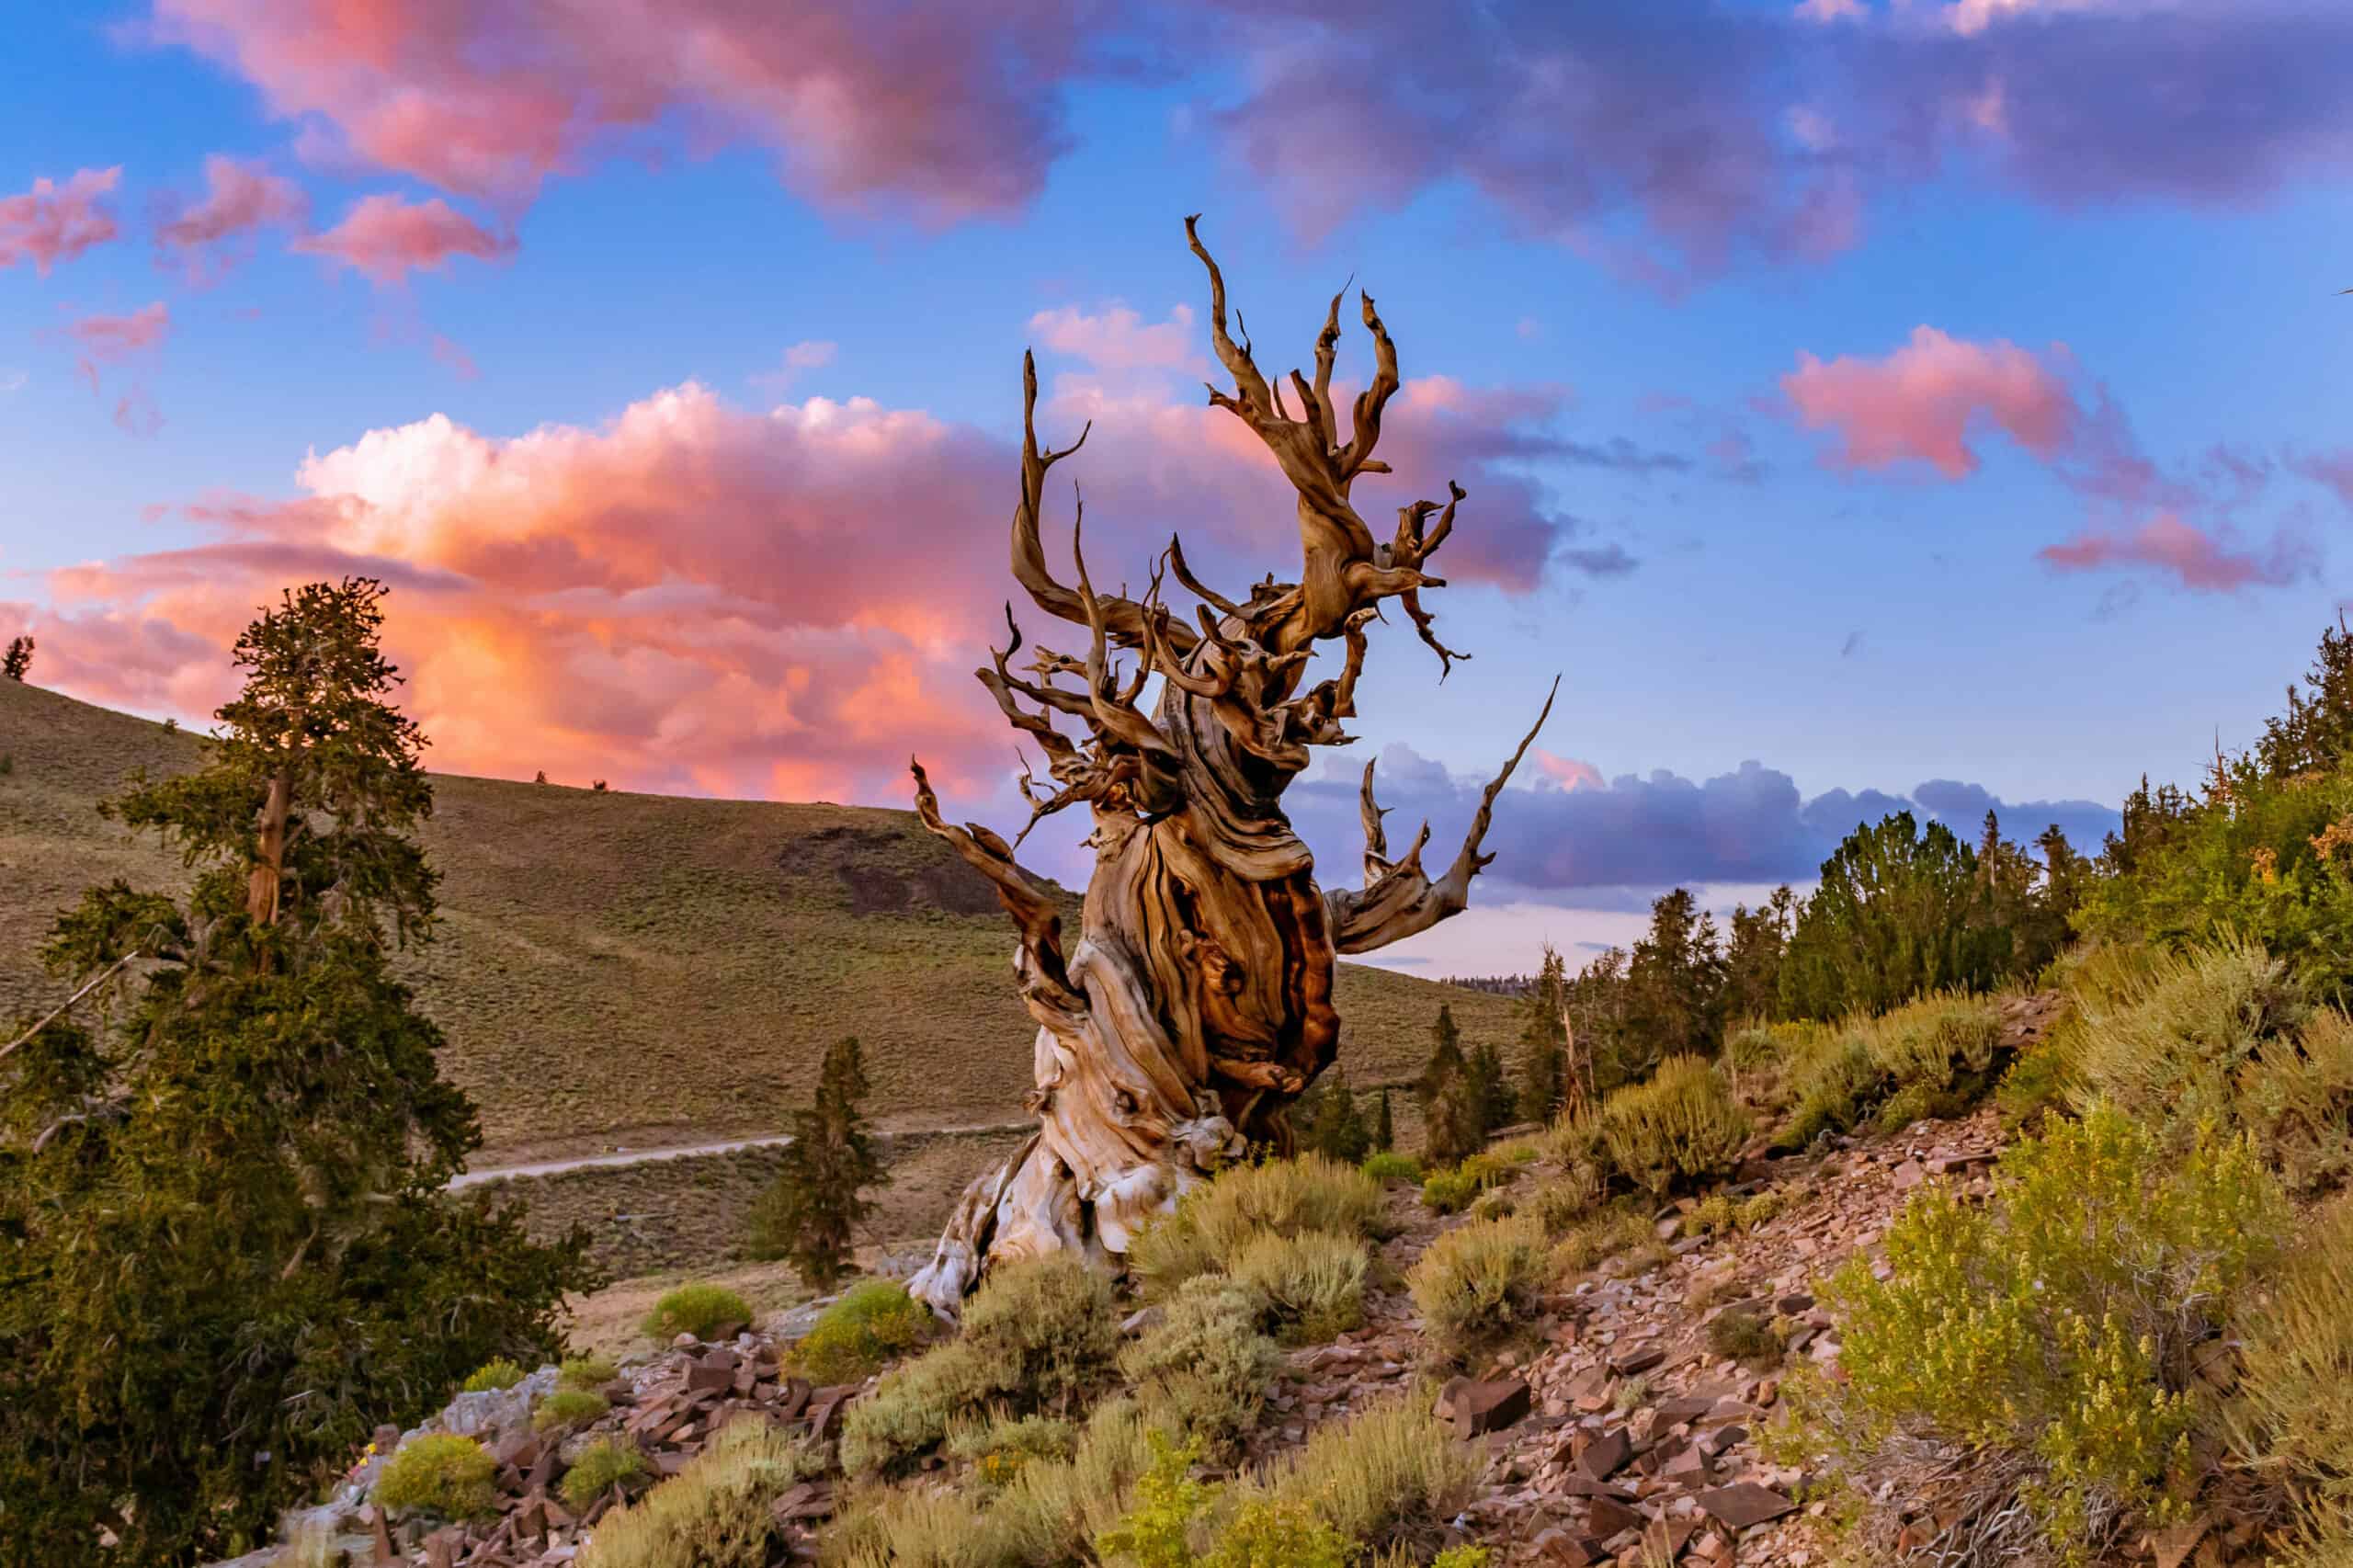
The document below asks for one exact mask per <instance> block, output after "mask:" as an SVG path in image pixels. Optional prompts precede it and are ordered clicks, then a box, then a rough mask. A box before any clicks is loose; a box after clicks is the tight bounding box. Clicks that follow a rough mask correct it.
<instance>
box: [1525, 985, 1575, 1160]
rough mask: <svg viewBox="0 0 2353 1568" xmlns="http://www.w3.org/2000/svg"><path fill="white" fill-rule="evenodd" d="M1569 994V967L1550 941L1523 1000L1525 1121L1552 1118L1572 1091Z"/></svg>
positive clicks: (1548, 1119)
mask: <svg viewBox="0 0 2353 1568" xmlns="http://www.w3.org/2000/svg"><path fill="white" fill-rule="evenodd" d="M1568 992H1569V975H1568V966H1567V965H1566V964H1565V963H1563V961H1562V960H1561V955H1560V953H1559V952H1558V951H1556V950H1555V949H1553V947H1552V943H1550V942H1547V943H1545V944H1544V961H1543V963H1542V964H1541V965H1540V966H1539V968H1538V970H1537V972H1536V983H1535V984H1534V985H1533V986H1531V987H1530V988H1529V993H1528V995H1527V997H1526V999H1525V1000H1524V1001H1522V1003H1521V1004H1520V1020H1521V1021H1520V1032H1519V1044H1520V1084H1519V1114H1520V1117H1521V1118H1522V1119H1524V1120H1528V1121H1550V1120H1552V1117H1553V1115H1554V1113H1556V1112H1557V1111H1559V1109H1560V1108H1561V1101H1562V1098H1563V1096H1564V1095H1565V1094H1566V1092H1567V1087H1568V1085H1567V1068H1568V1044H1569V1030H1568V1024H1567V1012H1566V1008H1567V1006H1568Z"/></svg>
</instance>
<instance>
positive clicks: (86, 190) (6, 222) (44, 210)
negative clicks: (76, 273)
mask: <svg viewBox="0 0 2353 1568" xmlns="http://www.w3.org/2000/svg"><path fill="white" fill-rule="evenodd" d="M121 180H122V169H121V166H120V165H117V166H116V167H114V168H110V169H83V170H80V171H79V172H77V173H76V174H75V175H74V177H73V178H72V179H69V180H67V181H66V182H65V183H64V184H63V185H59V184H58V183H57V182H56V181H54V180H51V179H47V178H42V179H36V180H35V181H33V187H32V188H31V189H30V190H28V191H26V192H24V193H22V194H21V195H17V196H0V270H4V269H6V268H7V267H14V266H16V265H17V263H18V262H20V261H29V262H31V263H32V264H33V270H34V271H36V272H38V273H40V275H41V276H42V277H44V278H46V277H48V276H49V269H50V268H51V267H54V266H56V265H57V264H58V263H59V262H61V261H72V260H73V259H74V257H75V256H80V255H81V254H82V253H83V252H84V251H85V250H88V249H89V248H90V247H91V246H92V245H98V244H105V243H106V242H107V241H108V240H110V239H113V238H114V237H115V234H116V233H117V232H118V231H117V230H116V228H115V222H114V213H113V211H112V210H110V209H109V208H108V205H107V203H106V200H105V198H106V196H107V194H108V192H110V191H112V190H113V189H114V187H116V186H117V185H119V184H120V183H121Z"/></svg>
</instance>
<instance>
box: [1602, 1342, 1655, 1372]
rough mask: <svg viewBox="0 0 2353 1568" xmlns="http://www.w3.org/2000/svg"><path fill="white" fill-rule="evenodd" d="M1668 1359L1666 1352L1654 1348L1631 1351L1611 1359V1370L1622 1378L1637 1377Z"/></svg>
mask: <svg viewBox="0 0 2353 1568" xmlns="http://www.w3.org/2000/svg"><path fill="white" fill-rule="evenodd" d="M1665 1359H1666V1352H1665V1351H1664V1350H1661V1349H1659V1348H1658V1347H1657V1346H1652V1347H1651V1348H1649V1349H1647V1350H1629V1351H1627V1352H1626V1353H1625V1354H1624V1355H1622V1356H1612V1357H1611V1358H1609V1369H1610V1370H1611V1371H1613V1372H1615V1373H1617V1374H1618V1375H1619V1376H1620V1377H1621V1378H1631V1377H1637V1376H1639V1375H1641V1374H1642V1373H1643V1372H1647V1371H1649V1370H1650V1369H1652V1368H1654V1367H1655V1366H1658V1365H1659V1364H1660V1363H1662V1362H1664V1361H1665Z"/></svg>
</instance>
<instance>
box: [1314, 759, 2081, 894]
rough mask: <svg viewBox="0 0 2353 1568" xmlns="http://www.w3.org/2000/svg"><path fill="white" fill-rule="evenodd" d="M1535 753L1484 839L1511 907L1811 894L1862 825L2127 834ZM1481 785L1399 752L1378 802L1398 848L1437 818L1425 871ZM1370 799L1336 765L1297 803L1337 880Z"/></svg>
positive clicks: (1453, 841) (1940, 792) (1928, 802)
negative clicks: (1807, 890)
mask: <svg viewBox="0 0 2353 1568" xmlns="http://www.w3.org/2000/svg"><path fill="white" fill-rule="evenodd" d="M1531 755H1533V756H1537V757H1538V761H1539V766H1538V768H1537V770H1536V772H1537V781H1536V783H1535V784H1534V786H1533V787H1532V788H1522V787H1520V786H1519V785H1518V784H1515V785H1514V786H1512V787H1511V788H1509V789H1507V790H1505V792H1504V794H1503V795H1502V797H1501V798H1500V799H1499V800H1498V801H1497V803H1496V807H1495V824H1494V827H1493V828H1492V830H1491V831H1490V832H1489V835H1488V837H1487V842H1486V847H1487V848H1488V849H1489V850H1491V851H1494V852H1495V855H1496V859H1495V864H1494V865H1493V866H1492V867H1490V868H1489V869H1488V870H1487V872H1486V873H1485V876H1486V877H1487V878H1493V879H1495V882H1496V884H1497V887H1498V892H1496V894H1495V896H1496V897H1497V898H1499V899H1506V900H1507V899H1510V898H1513V897H1515V896H1527V897H1533V898H1536V899H1539V900H1541V901H1543V902H1547V903H1555V904H1566V905H1572V906H1574V907H1578V908H1587V909H1594V908H1617V907H1623V908H1630V909H1638V908H1642V907H1644V906H1646V904H1647V903H1648V901H1649V900H1650V899H1651V898H1652V897H1654V896H1655V895H1656V894H1658V893H1660V892H1665V890H1667V889H1668V888H1672V887H1677V886H1683V887H1701V886H1711V885H1714V886H1722V885H1727V884H1738V885H1747V886H1758V885H1763V886H1771V885H1772V884H1775V883H1779V882H1783V881H1788V882H1792V883H1796V884H1799V885H1803V884H1805V883H1808V882H1811V881H1813V876H1814V874H1815V872H1816V870H1817V869H1819V868H1820V866H1821V864H1822V862H1823V860H1824V859H1825V858H1828V856H1829V854H1830V852H1831V851H1832V850H1833V849H1835V848H1836V847H1837V845H1838V842H1839V840H1840V839H1842V838H1844V837H1845V836H1846V835H1847V834H1849V833H1852V832H1853V831H1854V830H1855V828H1856V827H1857V826H1858V825H1859V824H1864V823H1876V822H1878V821H1879V820H1880V818H1881V817H1883V816H1885V815H1887V814H1888V813H1889V812H1897V811H1910V812H1913V814H1914V815H1915V817H1917V818H1922V819H1927V818H1935V819H1936V820H1938V821H1940V822H1943V823H1945V824H1947V825H1948V826H1949V827H1951V828H1952V829H1953V831H1954V832H1956V833H1958V834H1960V835H1961V836H1962V837H1963V838H1964V839H1966V840H1968V841H1970V842H1972V843H1974V842H1975V839H1976V836H1977V830H1978V827H1979V824H1981V823H1982V822H1983V821H1984V815H1985V812H1986V811H1987V810H1989V809H1991V810H1993V811H1995V812H1996V813H1998V815H1999V816H2000V819H2001V822H2002V828H2003V832H2004V834H2005V835H2006V836H2008V837H2011V838H2013V839H2022V840H2030V839H2031V838H2033V837H2034V835H2037V834H2039V833H2040V832H2041V831H2042V829H2043V827H2044V826H2045V825H2046V824H2051V823H2054V822H2055V823H2057V824H2059V825H2060V827H2061V828H2062V829H2063V831H2064V832H2065V833H2066V834H2067V835H2068V837H2069V839H2070V840H2071V841H2072V842H2074V843H2075V845H2076V846H2078V847H2079V848H2083V847H2092V848H2096V847H2097V846H2098V844H2099V843H2100V840H2101V837H2102V835H2105V834H2106V833H2108V832H2109V831H2111V830H2113V829H2114V828H2115V827H2116V826H2117V824H2118V816H2117V813H2116V812H2115V811H2113V810H2112V809H2110V808H2109V807H2107V806H2103V805H2101V804H2099V803H2098V802H2097V801H2015V802H2013V801H2003V800H2001V799H1999V798H1998V797H1996V796H1995V795H1994V794H1992V793H1991V792H1990V791H1988V790H1985V789H1984V787H1982V786H1980V785H1976V784H1964V783H1959V782H1956V781H1954V780H1950V779H1930V780H1928V781H1927V782H1925V783H1922V784H1920V785H1918V786H1916V787H1915V788H1914V789H1913V790H1912V791H1911V792H1910V793H1909V794H1908V795H1898V794H1891V793H1887V792H1884V791H1881V790H1843V789H1839V790H1828V791H1825V792H1824V793H1823V794H1820V795H1816V796H1814V797H1813V798H1812V799H1811V800H1809V799H1806V798H1804V797H1803V796H1802V794H1801V793H1800V791H1799V790H1798V787H1797V784H1796V782H1795V780H1793V779H1792V778H1790V776H1789V775H1788V774H1786V773H1783V772H1781V771H1779V769H1777V768H1772V767H1766V766H1764V765H1763V764H1762V763H1758V762H1754V761H1751V762H1744V763H1742V764H1741V765H1740V766H1739V767H1737V768H1734V769H1733V770H1732V771H1731V772H1728V773H1722V774H1718V775H1716V776H1714V777H1712V778H1699V779H1694V778H1683V777H1681V776H1679V775H1677V774H1675V773H1671V772H1667V771H1665V770H1657V771H1654V772H1652V773H1650V774H1648V775H1634V774H1624V775H1620V776H1619V777H1618V778H1612V779H1610V780H1608V782H1607V783H1606V784H1604V783H1603V782H1602V781H1601V780H1600V778H1599V774H1598V770H1596V769H1591V768H1590V767H1589V765H1586V764H1582V763H1574V764H1571V765H1570V767H1571V770H1572V772H1573V778H1558V777H1557V776H1556V775H1555V772H1554V770H1553V769H1552V767H1548V766H1546V765H1545V763H1544V762H1543V760H1542V754H1531ZM1359 766H1360V765H1359ZM1474 766H1478V767H1486V766H1492V764H1486V763H1479V764H1475V765H1474ZM1483 784H1484V779H1483V778H1482V777H1477V776H1474V775H1472V774H1470V773H1458V772H1456V771H1454V770H1453V769H1450V768H1449V767H1445V766H1442V765H1440V764H1439V763H1437V762H1435V761H1433V760H1431V759H1430V758H1427V757H1425V756H1420V755H1419V754H1418V753H1416V752H1415V751H1414V750H1413V749H1412V748H1411V747H1410V746H1405V745H1402V744H1393V745H1392V746H1390V747H1389V748H1388V749H1387V750H1385V751H1383V752H1382V753H1381V758H1380V762H1379V765H1378V767H1377V768H1376V789H1377V790H1378V793H1379V796H1380V800H1381V804H1382V805H1383V806H1385V807H1389V808H1391V811H1390V815H1389V819H1388V821H1389V830H1390V838H1391V840H1392V846H1393V845H1395V844H1396V843H1397V842H1399V841H1400V840H1401V839H1402V840H1403V841H1405V842H1410V840H1411V835H1412V833H1413V830H1414V828H1415V824H1418V823H1420V822H1421V821H1423V820H1427V821H1428V822H1429V824H1430V826H1431V831H1432V838H1431V847H1430V848H1429V849H1428V850H1427V851H1426V852H1425V854H1426V858H1427V859H1428V860H1429V861H1430V863H1431V864H1433V865H1437V864H1441V863H1443V861H1444V860H1445V859H1446V858H1449V857H1450V856H1451V855H1452V854H1453V851H1454V846H1455V845H1457V844H1458V843H1459V842H1460V841H1461V833H1462V831H1463V830H1464V829H1465V828H1466V827H1467V826H1469V824H1470V819H1471V815H1472V812H1474V811H1475V810H1477V808H1478V803H1479V792H1480V790H1481V789H1482V787H1483ZM1357 786H1358V772H1357V769H1356V768H1353V767H1343V766H1342V765H1340V764H1339V763H1338V762H1337V761H1334V762H1332V763H1330V764H1327V765H1326V767H1325V768H1324V771H1323V772H1321V773H1320V774H1317V775H1315V776H1314V777H1312V778H1305V779H1302V780H1301V781H1300V782H1299V783H1297V784H1295V785H1293V786H1292V788H1291V790H1290V794H1289V796H1287V797H1286V799H1287V801H1288V802H1289V804H1290V809H1291V813H1292V817H1293V820H1294V821H1295V822H1296V823H1297V824H1299V826H1300V831H1301V833H1302V835H1303V836H1304V837H1306V839H1307V840H1308V842H1309V844H1310V845H1311V846H1313V849H1314V850H1315V852H1316V857H1317V859H1318V860H1319V862H1321V863H1322V864H1324V865H1325V866H1327V867H1335V868H1336V867H1339V866H1343V865H1353V864H1354V863H1355V861H1356V858H1357V857H1358V854H1359V853H1360V851H1361V843H1362V840H1361V836H1360V830H1359V829H1358V824H1357ZM1333 874H1334V875H1335V876H1336V875H1337V873H1336V872H1335V873H1333ZM1482 885H1485V880H1484V879H1483V881H1482Z"/></svg>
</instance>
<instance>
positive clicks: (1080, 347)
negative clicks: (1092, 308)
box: [1029, 304, 1199, 370]
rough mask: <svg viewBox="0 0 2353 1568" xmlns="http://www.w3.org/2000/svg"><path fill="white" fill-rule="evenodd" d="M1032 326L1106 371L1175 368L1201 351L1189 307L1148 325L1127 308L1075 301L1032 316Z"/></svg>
mask: <svg viewBox="0 0 2353 1568" xmlns="http://www.w3.org/2000/svg"><path fill="white" fill-rule="evenodd" d="M1029 330H1030V331H1031V332H1033V333H1036V334H1037V335H1038V341H1039V342H1040V344H1042V345H1043V346H1044V347H1047V348H1049V349H1051V350H1052V351H1053V352H1054V353H1056V354H1065V355H1068V356H1070V357H1071V358H1075V359H1084V360H1085V361H1086V363H1088V364H1089V365H1092V366H1094V367H1095V368H1096V369H1102V370H1136V369H1176V368H1178V367H1181V366H1183V365H1185V364H1187V363H1188V362H1189V361H1190V360H1192V359H1193V358H1196V357H1197V355H1198V352H1199V350H1198V347H1197V345H1198V342H1199V339H1198V338H1197V337H1196V335H1195V334H1194V331H1193V312H1192V311H1191V310H1190V309H1189V308H1188V307H1187V306H1184V305H1178V306H1177V307H1176V309H1175V310H1173V311H1171V312H1169V315H1168V319H1167V320H1166V321H1165V322H1156V323H1153V324H1149V325H1147V324H1145V322H1144V319H1143V318H1142V316H1140V315H1138V314H1137V313H1136V312H1134V311H1132V310H1130V309H1129V308H1128V307H1127V306H1125V305H1121V304H1114V305H1112V306H1110V307H1109V308H1108V309H1107V310H1105V311H1104V312H1102V313H1101V314H1099V315H1089V314H1087V313H1086V312H1083V311H1081V310H1079V309H1078V308H1077V307H1076V306H1074V305H1064V306H1063V308H1062V309H1060V310H1057V311H1040V312H1038V313H1037V314H1036V315H1033V316H1031V317H1030V318H1029Z"/></svg>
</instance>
